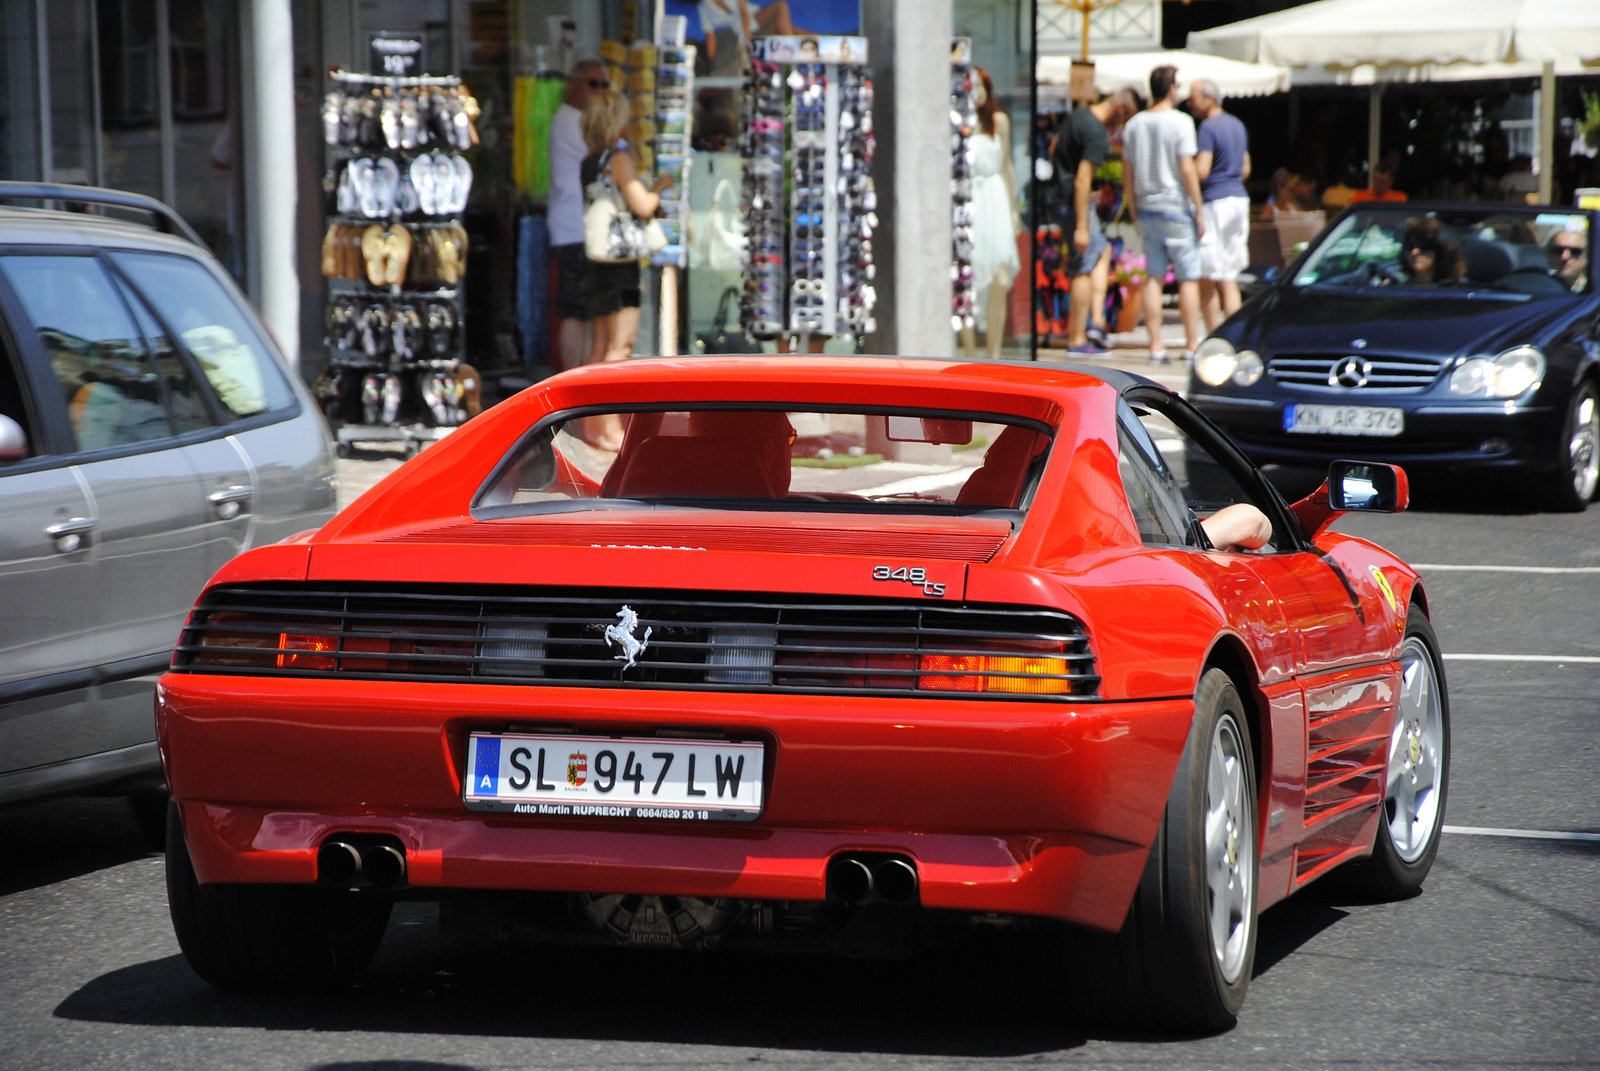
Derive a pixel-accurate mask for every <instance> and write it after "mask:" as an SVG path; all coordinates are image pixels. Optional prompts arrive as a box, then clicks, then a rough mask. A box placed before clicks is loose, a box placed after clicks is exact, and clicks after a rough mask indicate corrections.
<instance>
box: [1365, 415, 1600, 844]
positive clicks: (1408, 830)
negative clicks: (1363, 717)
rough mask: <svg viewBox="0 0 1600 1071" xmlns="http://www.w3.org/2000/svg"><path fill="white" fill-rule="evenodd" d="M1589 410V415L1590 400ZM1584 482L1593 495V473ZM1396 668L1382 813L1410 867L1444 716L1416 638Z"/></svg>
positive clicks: (1424, 838)
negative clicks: (1395, 705)
mask: <svg viewBox="0 0 1600 1071" xmlns="http://www.w3.org/2000/svg"><path fill="white" fill-rule="evenodd" d="M1589 405H1590V407H1591V410H1592V409H1593V406H1594V402H1593V400H1592V399H1591V400H1590V402H1589ZM1589 483H1590V490H1591V491H1592V490H1593V489H1594V474H1593V471H1592V469H1591V473H1590V477H1589ZM1400 667H1401V669H1400V705H1399V709H1398V710H1397V711H1396V717H1395V725H1394V733H1393V734H1392V735H1391V736H1390V738H1389V777H1388V782H1387V784H1386V786H1385V789H1384V812H1385V815H1386V818H1387V820H1388V823H1389V839H1390V840H1391V841H1392V842H1393V843H1394V850H1395V854H1397V855H1398V856H1399V857H1400V858H1401V859H1402V860H1403V861H1405V862H1407V863H1415V862H1416V861H1417V860H1418V859H1421V858H1422V855H1423V853H1424V852H1426V851H1427V850H1428V846H1429V845H1430V844H1432V843H1433V838H1434V837H1435V836H1436V835H1437V833H1438V823H1439V787H1440V781H1441V780H1442V779H1443V776H1444V764H1443V763H1442V762H1440V754H1441V752H1442V751H1443V748H1444V715H1443V712H1442V709H1441V707H1440V703H1439V678H1438V674H1437V672H1436V671H1435V669H1434V665H1433V655H1432V654H1431V653H1430V652H1429V650H1428V647H1427V645H1426V644H1424V643H1423V642H1422V640H1420V639H1419V638H1417V637H1416V636H1411V637H1409V638H1407V640H1406V642H1405V645H1404V646H1403V647H1401V649H1400Z"/></svg>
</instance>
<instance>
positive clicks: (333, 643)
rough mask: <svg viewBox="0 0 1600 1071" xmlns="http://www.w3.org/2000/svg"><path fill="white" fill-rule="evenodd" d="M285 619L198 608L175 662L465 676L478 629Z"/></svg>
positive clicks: (468, 671)
mask: <svg viewBox="0 0 1600 1071" xmlns="http://www.w3.org/2000/svg"><path fill="white" fill-rule="evenodd" d="M340 625H341V621H340V619H339V618H338V617H333V616H330V617H322V618H311V617H305V618H290V617H287V616H280V615H268V614H254V613H246V612H241V611H229V610H224V611H219V612H216V613H213V614H209V615H202V614H197V615H196V616H195V620H193V621H191V622H190V624H189V628H188V630H187V631H186V633H185V636H184V642H183V644H182V645H181V646H180V648H179V651H178V656H177V658H175V660H174V661H175V664H178V665H181V666H204V667H216V668H239V669H285V670H298V671H301V672H305V671H313V672H324V673H327V672H343V673H421V674H430V675H438V676H471V674H472V660H473V656H474V654H475V647H476V642H477V635H478V633H477V629H476V628H475V627H473V626H470V625H449V624H444V625H441V624H434V623H421V624H414V623H410V622H405V621H376V622H375V621H351V622H349V624H348V627H345V628H340V627H339V626H340Z"/></svg>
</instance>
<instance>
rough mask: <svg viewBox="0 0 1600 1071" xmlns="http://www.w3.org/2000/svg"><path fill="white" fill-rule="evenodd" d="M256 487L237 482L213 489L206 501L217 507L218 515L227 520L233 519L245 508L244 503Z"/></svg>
mask: <svg viewBox="0 0 1600 1071" xmlns="http://www.w3.org/2000/svg"><path fill="white" fill-rule="evenodd" d="M255 493H256V489H255V488H254V487H251V486H250V485H249V484H247V483H236V484H234V485H233V486H232V487H224V488H223V489H222V490H220V491H213V492H211V493H210V494H209V495H207V496H206V501H207V502H209V503H211V505H212V506H213V507H214V508H215V509H216V511H217V516H218V517H221V518H222V519H223V520H225V521H231V520H233V519H234V518H235V517H237V516H238V515H239V511H240V510H241V509H243V508H244V507H243V505H242V503H244V502H248V501H249V500H250V496H251V495H253V494H255Z"/></svg>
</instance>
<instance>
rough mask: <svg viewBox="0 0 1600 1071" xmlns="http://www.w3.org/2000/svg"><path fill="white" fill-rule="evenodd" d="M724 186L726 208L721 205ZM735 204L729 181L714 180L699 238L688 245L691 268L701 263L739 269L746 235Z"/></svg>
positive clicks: (724, 269)
mask: <svg viewBox="0 0 1600 1071" xmlns="http://www.w3.org/2000/svg"><path fill="white" fill-rule="evenodd" d="M724 190H726V191H727V194H728V203H729V208H728V211H727V212H724V211H723V208H722V194H723V191H724ZM738 205H739V202H738V200H737V198H736V197H735V195H734V192H733V184H732V183H731V182H729V181H728V180H727V179H723V180H722V181H721V182H719V183H717V189H716V192H715V193H713V194H712V195H711V208H710V210H709V211H707V213H706V218H705V224H704V226H703V228H702V229H701V232H700V235H699V241H697V242H695V244H694V246H693V247H692V248H691V249H690V263H689V266H690V267H691V268H697V267H702V266H703V267H707V268H710V269H711V270H712V271H716V272H724V273H730V274H731V273H733V272H737V271H741V270H743V268H744V262H745V257H746V256H747V255H748V251H749V248H750V239H749V238H748V237H747V236H746V235H745V234H744V231H743V228H742V227H741V226H740V220H739V216H738Z"/></svg>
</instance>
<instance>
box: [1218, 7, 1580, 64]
mask: <svg viewBox="0 0 1600 1071" xmlns="http://www.w3.org/2000/svg"><path fill="white" fill-rule="evenodd" d="M1187 43H1188V47H1189V50H1190V51H1192V52H1202V53H1210V54H1212V55H1217V56H1225V57H1227V58H1229V59H1234V60H1238V61H1240V62H1244V63H1275V64H1280V65H1282V66H1285V67H1294V68H1309V69H1312V70H1316V69H1319V68H1320V69H1323V70H1327V71H1350V70H1353V69H1357V68H1362V67H1369V68H1373V69H1374V70H1375V73H1374V74H1372V75H1370V76H1368V77H1366V78H1359V79H1357V80H1359V81H1371V80H1380V81H1383V80H1391V79H1393V80H1403V81H1432V80H1438V81H1456V80H1466V79H1471V78H1515V77H1529V76H1532V77H1537V76H1538V75H1539V73H1540V71H1541V70H1542V68H1543V67H1544V65H1545V64H1546V63H1550V64H1553V65H1554V67H1555V72H1556V73H1557V74H1580V73H1595V70H1593V69H1591V68H1597V69H1600V3H1597V2H1596V0H1319V2H1317V3H1312V4H1305V5H1303V6H1301V7H1295V8H1290V9H1289V10H1287V11H1279V12H1275V13H1273V14H1271V15H1261V16H1258V17H1256V18H1253V19H1245V20H1244V21H1242V22H1234V23H1229V24H1228V25H1226V26H1218V27H1215V28H1213V29H1210V30H1199V31H1196V32H1194V33H1191V34H1190V35H1189V38H1188V42H1187ZM1477 65H1482V66H1477ZM1386 68H1402V69H1404V68H1422V69H1423V71H1422V72H1417V71H1405V70H1400V71H1392V72H1390V71H1385V69H1386ZM1586 69H1590V70H1587V71H1586ZM1296 80H1297V81H1301V80H1302V79H1301V78H1300V72H1299V71H1298V70H1297V71H1296ZM1312 80H1315V81H1323V80H1326V78H1314V79H1312ZM1339 80H1341V81H1342V80H1343V79H1339Z"/></svg>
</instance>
